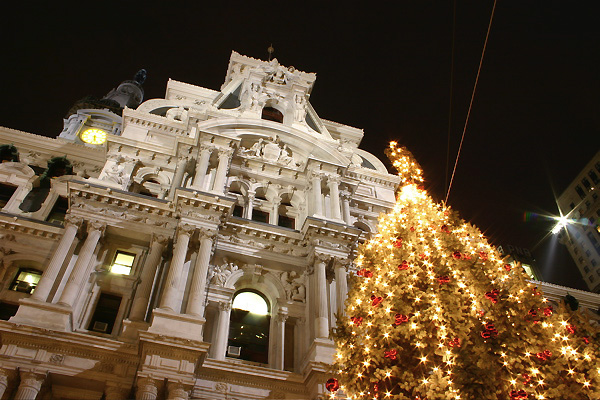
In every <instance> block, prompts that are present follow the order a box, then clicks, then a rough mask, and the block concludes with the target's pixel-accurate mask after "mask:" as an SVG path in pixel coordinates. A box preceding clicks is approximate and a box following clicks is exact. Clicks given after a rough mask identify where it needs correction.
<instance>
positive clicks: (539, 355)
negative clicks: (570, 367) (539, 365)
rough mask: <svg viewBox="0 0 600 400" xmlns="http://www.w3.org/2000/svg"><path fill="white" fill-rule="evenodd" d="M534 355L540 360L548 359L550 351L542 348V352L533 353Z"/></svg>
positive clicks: (550, 354) (550, 355)
mask: <svg viewBox="0 0 600 400" xmlns="http://www.w3.org/2000/svg"><path fill="white" fill-rule="evenodd" d="M535 356H536V357H537V358H539V359H540V360H542V361H546V360H548V359H549V358H550V357H552V352H551V351H550V350H544V351H542V352H539V353H535Z"/></svg>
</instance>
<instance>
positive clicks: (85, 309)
mask: <svg viewBox="0 0 600 400" xmlns="http://www.w3.org/2000/svg"><path fill="white" fill-rule="evenodd" d="M315 79H316V76H315V75H314V74H310V73H305V72H301V71H298V70H295V69H294V68H293V67H287V68H286V67H283V66H281V65H279V63H278V62H277V60H273V61H271V62H264V61H260V60H256V59H253V58H249V57H245V56H241V55H239V54H237V53H235V52H234V53H232V56H231V60H230V62H229V67H228V70H227V75H226V79H225V83H224V84H223V86H222V88H221V90H220V91H214V90H210V89H206V88H202V87H198V86H194V85H190V84H187V83H182V82H177V81H173V80H171V81H169V82H168V84H167V92H166V95H165V98H164V99H152V100H147V101H144V102H142V98H143V90H142V86H141V84H142V83H143V80H144V74H143V73H141V72H140V73H138V75H136V78H135V79H134V80H132V81H125V82H123V83H122V84H121V85H120V86H119V87H118V88H116V89H114V90H112V91H111V92H110V93H109V94H108V95H107V96H106V97H105V98H103V99H94V98H86V99H83V100H81V101H79V102H78V103H76V104H75V106H74V107H73V108H72V109H71V110H70V112H69V115H68V117H67V118H66V119H65V123H64V130H63V132H61V134H60V135H59V137H58V138H56V139H51V138H46V137H42V136H37V135H34V134H30V133H26V132H20V131H15V130H12V129H8V128H0V161H1V164H0V207H1V211H0V399H10V398H15V399H19V400H31V399H43V400H46V399H98V400H99V399H105V400H117V399H133V398H135V399H143V400H152V399H171V400H176V399H177V400H184V399H190V398H194V399H205V400H215V399H228V400H250V399H252V400H257V399H287V400H292V399H298V400H299V399H302V400H313V399H317V398H321V397H322V396H323V394H324V393H325V388H324V382H325V381H326V379H327V378H329V377H330V373H329V371H328V368H329V365H328V364H329V362H330V361H331V360H332V355H333V352H334V347H333V342H332V340H331V339H330V337H329V333H330V328H331V327H332V326H334V324H335V319H336V314H339V313H341V312H342V308H343V302H344V299H345V297H346V292H347V274H348V271H349V270H351V269H352V264H351V260H352V258H353V255H354V253H355V250H356V246H357V244H358V243H359V242H360V241H362V240H364V238H365V237H366V236H368V235H369V233H370V232H373V231H374V229H375V227H376V224H377V218H378V216H379V214H380V213H384V212H386V211H388V210H390V209H391V207H393V204H394V191H395V189H396V188H397V186H398V184H399V178H398V177H397V176H396V175H392V174H389V173H388V172H387V170H386V168H385V167H384V165H383V164H382V162H381V161H380V160H378V159H377V158H376V157H375V156H373V155H372V154H369V153H367V152H365V151H363V150H361V149H359V148H358V145H359V143H360V141H361V140H362V138H363V132H362V130H360V129H356V128H353V127H350V126H346V125H342V124H339V123H335V122H331V121H327V120H324V119H321V118H320V117H319V115H318V114H317V113H316V111H315V110H314V109H313V108H312V106H311V105H310V102H309V98H310V94H311V89H312V87H313V84H314V82H315ZM550 286H551V287H550V292H551V294H550V297H551V298H555V299H556V300H557V299H559V298H561V297H562V296H564V295H565V294H566V292H567V290H568V289H566V288H561V287H558V286H553V285H550ZM571 293H572V291H571ZM574 295H575V296H576V297H578V298H580V302H581V304H582V305H584V306H586V307H590V308H594V307H595V308H597V307H598V305H600V300H599V297H600V296H598V295H593V294H589V293H585V292H581V293H579V292H577V293H576V294H574ZM250 310H251V311H253V312H252V313H249V312H248V311H250Z"/></svg>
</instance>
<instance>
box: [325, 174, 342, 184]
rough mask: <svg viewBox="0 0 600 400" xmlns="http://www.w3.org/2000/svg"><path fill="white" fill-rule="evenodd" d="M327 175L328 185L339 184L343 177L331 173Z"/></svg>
mask: <svg viewBox="0 0 600 400" xmlns="http://www.w3.org/2000/svg"><path fill="white" fill-rule="evenodd" d="M326 177H327V184H328V185H333V184H337V185H339V184H340V182H341V181H342V177H341V176H339V175H330V174H327V175H326Z"/></svg>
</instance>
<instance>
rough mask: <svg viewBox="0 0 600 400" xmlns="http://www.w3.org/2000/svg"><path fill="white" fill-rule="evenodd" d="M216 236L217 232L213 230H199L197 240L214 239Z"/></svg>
mask: <svg viewBox="0 0 600 400" xmlns="http://www.w3.org/2000/svg"><path fill="white" fill-rule="evenodd" d="M216 235H217V231H216V230H214V229H208V228H199V229H198V240H202V239H214V238H215V236H216Z"/></svg>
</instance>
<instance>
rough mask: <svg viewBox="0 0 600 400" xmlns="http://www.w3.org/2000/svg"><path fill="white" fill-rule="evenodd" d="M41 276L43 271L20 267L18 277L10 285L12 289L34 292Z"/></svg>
mask: <svg viewBox="0 0 600 400" xmlns="http://www.w3.org/2000/svg"><path fill="white" fill-rule="evenodd" d="M41 277H42V273H41V272H40V271H38V270H35V269H26V268H19V272H18V273H17V277H16V278H15V280H14V281H13V282H12V284H11V285H10V290H14V291H16V292H21V293H28V294H32V293H33V291H34V290H35V287H36V286H37V284H38V282H39V281H40V278H41Z"/></svg>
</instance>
